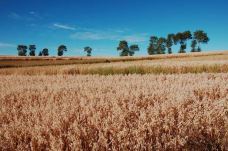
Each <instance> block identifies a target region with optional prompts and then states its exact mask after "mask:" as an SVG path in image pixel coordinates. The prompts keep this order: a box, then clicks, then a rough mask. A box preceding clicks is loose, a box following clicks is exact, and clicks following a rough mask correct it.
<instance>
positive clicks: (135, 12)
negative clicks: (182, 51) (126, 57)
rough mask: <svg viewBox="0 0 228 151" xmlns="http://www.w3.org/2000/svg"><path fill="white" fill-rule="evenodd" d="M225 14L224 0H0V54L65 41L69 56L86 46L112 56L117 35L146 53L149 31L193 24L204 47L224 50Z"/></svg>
mask: <svg viewBox="0 0 228 151" xmlns="http://www.w3.org/2000/svg"><path fill="white" fill-rule="evenodd" d="M227 15H228V1H227V0H216V1H212V0H210V1H209V0H208V1H206V0H191V1H188V0H163V1H154V0H65V1H64V0H0V19H1V21H0V22H1V23H0V33H1V34H0V55H17V50H16V46H17V44H26V45H29V44H36V45H37V52H38V51H40V50H41V49H43V48H45V47H47V48H48V49H49V51H50V55H56V49H57V47H58V46H59V45H60V44H65V45H66V46H67V47H68V52H67V53H66V54H65V55H69V56H72V55H74V56H81V55H85V53H84V52H83V48H84V47H85V46H91V47H92V48H93V49H94V51H93V55H96V56H115V55H119V53H118V52H117V50H116V47H117V45H118V41H119V40H127V41H128V42H129V44H138V45H139V46H140V48H141V50H140V51H139V52H137V53H136V55H146V54H147V47H148V43H149V37H150V36H151V35H156V36H163V37H165V36H166V35H167V34H168V33H176V32H178V31H185V30H191V31H195V30H197V29H203V30H205V31H206V32H207V33H208V35H209V37H210V42H209V44H208V45H204V46H203V49H204V50H207V51H210V50H228V17H227ZM174 49H175V50H174V51H175V52H177V50H178V47H174ZM189 49H190V48H188V51H189Z"/></svg>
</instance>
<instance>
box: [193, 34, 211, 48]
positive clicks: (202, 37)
mask: <svg viewBox="0 0 228 151" xmlns="http://www.w3.org/2000/svg"><path fill="white" fill-rule="evenodd" d="M194 39H195V40H196V41H197V43H198V49H197V51H198V52H199V51H201V43H202V44H207V43H208V42H209V41H210V39H209V37H208V36H207V33H205V32H204V31H203V30H197V31H195V32H194Z"/></svg>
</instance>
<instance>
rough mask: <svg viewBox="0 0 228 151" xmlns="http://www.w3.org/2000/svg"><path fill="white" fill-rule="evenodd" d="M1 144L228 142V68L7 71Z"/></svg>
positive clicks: (185, 146)
mask: <svg viewBox="0 0 228 151" xmlns="http://www.w3.org/2000/svg"><path fill="white" fill-rule="evenodd" d="M0 92H1V93H0V106H1V108H0V150H97V151H98V150H99V151H102V150H228V74H226V73H220V74H219V73H216V74H212V73H202V74H172V75H162V74H161V75H151V74H148V75H147V74H146V75H136V74H132V75H112V76H111V75H110V76H100V75H75V76H72V75H52V76H48V75H34V76H29V75H26V76H25V75H1V76H0Z"/></svg>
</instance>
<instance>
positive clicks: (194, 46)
mask: <svg viewBox="0 0 228 151" xmlns="http://www.w3.org/2000/svg"><path fill="white" fill-rule="evenodd" d="M196 45H197V41H196V40H195V39H194V40H192V43H191V47H192V50H191V52H196V51H197V50H196Z"/></svg>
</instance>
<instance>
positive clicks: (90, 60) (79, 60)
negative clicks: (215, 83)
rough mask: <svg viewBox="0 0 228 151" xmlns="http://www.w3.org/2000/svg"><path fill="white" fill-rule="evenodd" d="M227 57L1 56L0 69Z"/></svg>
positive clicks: (216, 54) (214, 54) (218, 54)
mask: <svg viewBox="0 0 228 151" xmlns="http://www.w3.org/2000/svg"><path fill="white" fill-rule="evenodd" d="M222 56H223V57H225V58H228V51H221V52H201V53H197V52H196V53H187V54H171V55H168V54H166V55H153V56H143V57H18V56H0V68H10V67H31V66H51V65H70V64H95V63H112V62H126V61H139V60H161V59H185V58H189V59H195V58H199V57H209V58H214V57H222Z"/></svg>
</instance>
